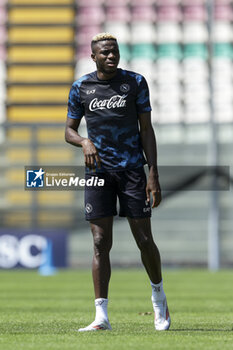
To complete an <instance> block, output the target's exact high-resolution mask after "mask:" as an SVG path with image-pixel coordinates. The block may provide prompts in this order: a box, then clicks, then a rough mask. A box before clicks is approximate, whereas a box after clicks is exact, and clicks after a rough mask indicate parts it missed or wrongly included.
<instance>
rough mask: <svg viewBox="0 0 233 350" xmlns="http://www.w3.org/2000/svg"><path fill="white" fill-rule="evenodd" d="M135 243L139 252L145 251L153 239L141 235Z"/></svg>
mask: <svg viewBox="0 0 233 350" xmlns="http://www.w3.org/2000/svg"><path fill="white" fill-rule="evenodd" d="M137 244H138V248H139V249H140V250H141V252H146V251H148V250H150V249H151V248H152V246H153V240H152V239H151V238H150V237H142V238H140V239H139V240H138V242H137Z"/></svg>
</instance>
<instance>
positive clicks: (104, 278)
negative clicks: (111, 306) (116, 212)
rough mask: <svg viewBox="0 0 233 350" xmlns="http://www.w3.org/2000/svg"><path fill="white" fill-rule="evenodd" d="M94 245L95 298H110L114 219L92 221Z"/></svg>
mask: <svg viewBox="0 0 233 350" xmlns="http://www.w3.org/2000/svg"><path fill="white" fill-rule="evenodd" d="M90 224H91V231H92V235H93V243H94V256H93V261H92V276H93V283H94V289H95V297H96V299H97V298H107V297H108V284H109V280H110V277H111V265H110V258H109V253H110V250H111V247H112V225H113V217H106V218H101V219H96V220H92V221H90Z"/></svg>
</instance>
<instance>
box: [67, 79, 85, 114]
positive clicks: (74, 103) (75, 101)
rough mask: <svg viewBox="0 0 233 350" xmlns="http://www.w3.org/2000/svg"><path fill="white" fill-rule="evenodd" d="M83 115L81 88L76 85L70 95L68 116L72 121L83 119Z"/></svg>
mask: <svg viewBox="0 0 233 350" xmlns="http://www.w3.org/2000/svg"><path fill="white" fill-rule="evenodd" d="M83 115H84V110H83V107H82V104H81V100H80V93H79V88H78V86H77V85H76V84H75V83H74V84H73V85H72V87H71V89H70V93H69V99H68V113H67V116H68V117H69V118H72V119H81V118H82V117H83Z"/></svg>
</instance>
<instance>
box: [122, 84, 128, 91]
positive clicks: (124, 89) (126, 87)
mask: <svg viewBox="0 0 233 350" xmlns="http://www.w3.org/2000/svg"><path fill="white" fill-rule="evenodd" d="M120 90H121V91H122V92H128V91H129V90H130V86H129V84H122V85H121V86H120Z"/></svg>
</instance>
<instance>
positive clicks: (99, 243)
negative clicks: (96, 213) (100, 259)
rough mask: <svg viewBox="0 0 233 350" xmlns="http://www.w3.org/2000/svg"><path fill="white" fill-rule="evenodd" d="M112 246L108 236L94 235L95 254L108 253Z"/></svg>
mask: <svg viewBox="0 0 233 350" xmlns="http://www.w3.org/2000/svg"><path fill="white" fill-rule="evenodd" d="M111 247H112V242H111V240H110V239H109V238H106V237H103V236H102V235H95V236H94V252H95V255H103V254H106V253H109V251H110V249H111Z"/></svg>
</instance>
